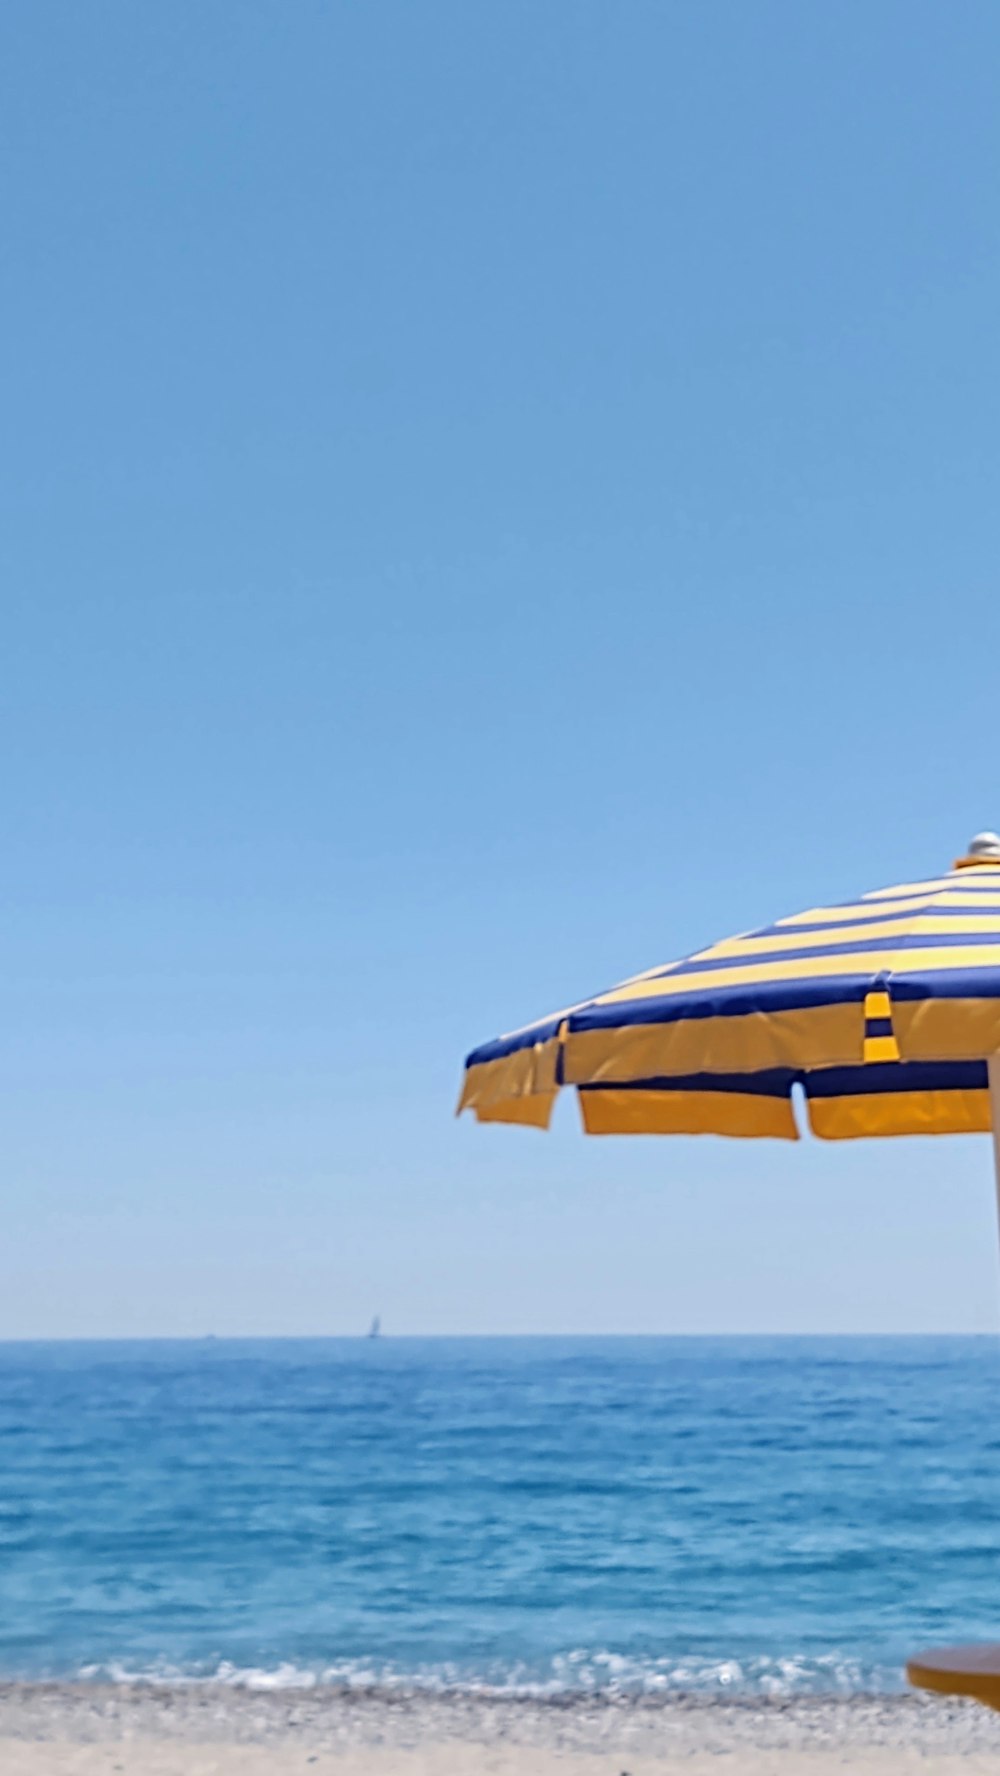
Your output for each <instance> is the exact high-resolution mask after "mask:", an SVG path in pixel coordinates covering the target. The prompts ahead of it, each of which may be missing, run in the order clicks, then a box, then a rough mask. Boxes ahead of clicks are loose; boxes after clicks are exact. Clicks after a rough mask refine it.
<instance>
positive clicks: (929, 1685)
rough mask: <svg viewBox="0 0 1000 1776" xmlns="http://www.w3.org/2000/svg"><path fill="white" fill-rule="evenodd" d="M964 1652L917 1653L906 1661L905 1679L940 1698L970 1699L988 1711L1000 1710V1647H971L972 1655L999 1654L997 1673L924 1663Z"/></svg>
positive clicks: (917, 1687)
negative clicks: (960, 1697) (990, 1709)
mask: <svg viewBox="0 0 1000 1776" xmlns="http://www.w3.org/2000/svg"><path fill="white" fill-rule="evenodd" d="M962 1650H964V1649H961V1648H952V1647H942V1648H941V1653H940V1655H935V1653H933V1652H929V1653H923V1654H918V1655H917V1657H916V1658H914V1659H908V1660H907V1662H906V1678H907V1682H908V1683H911V1684H912V1685H913V1686H914V1688H916V1689H919V1690H934V1691H935V1692H936V1694H938V1695H940V1696H968V1697H970V1698H971V1699H972V1700H973V1701H974V1702H981V1703H982V1704H983V1705H984V1707H986V1708H995V1709H998V1710H1000V1646H996V1647H992V1648H988V1647H986V1646H984V1647H982V1649H979V1648H972V1647H970V1648H968V1651H969V1652H977V1651H980V1650H981V1651H982V1652H984V1653H985V1652H987V1651H992V1652H993V1653H994V1654H995V1655H996V1670H995V1671H975V1670H972V1671H970V1670H963V1669H962V1668H961V1667H959V1666H958V1665H956V1666H954V1667H949V1666H948V1665H947V1664H945V1665H937V1664H934V1663H933V1662H932V1663H929V1664H928V1663H925V1661H927V1660H930V1661H933V1660H934V1659H935V1657H936V1656H941V1655H945V1656H946V1655H947V1654H949V1653H957V1652H960V1651H962Z"/></svg>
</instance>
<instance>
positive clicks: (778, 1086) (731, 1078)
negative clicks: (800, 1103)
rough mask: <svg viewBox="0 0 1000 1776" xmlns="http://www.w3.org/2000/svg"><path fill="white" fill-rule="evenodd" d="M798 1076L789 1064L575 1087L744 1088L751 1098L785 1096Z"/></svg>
mask: <svg viewBox="0 0 1000 1776" xmlns="http://www.w3.org/2000/svg"><path fill="white" fill-rule="evenodd" d="M801 1077H802V1076H801V1074H799V1073H796V1072H794V1071H793V1069H792V1068H791V1067H769V1068H766V1069H764V1070H762V1071H761V1072H760V1073H685V1074H678V1075H677V1077H676V1078H674V1077H673V1076H667V1077H665V1078H656V1079H630V1080H628V1081H627V1083H625V1084H622V1085H616V1084H615V1083H614V1081H613V1080H601V1081H599V1082H598V1083H597V1084H594V1085H581V1086H579V1087H578V1088H577V1089H578V1090H579V1091H582V1092H602V1091H630V1092H631V1091H649V1092H652V1091H655V1092H701V1091H711V1092H743V1093H744V1094H745V1095H746V1096H748V1097H752V1098H787V1097H789V1096H790V1095H791V1090H792V1086H793V1085H794V1084H795V1082H796V1080H798V1079H801Z"/></svg>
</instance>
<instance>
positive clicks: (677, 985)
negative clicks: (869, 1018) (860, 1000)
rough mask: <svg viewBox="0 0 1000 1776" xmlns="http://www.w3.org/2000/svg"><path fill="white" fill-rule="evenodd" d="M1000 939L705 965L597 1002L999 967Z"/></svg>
mask: <svg viewBox="0 0 1000 1776" xmlns="http://www.w3.org/2000/svg"><path fill="white" fill-rule="evenodd" d="M998 959H1000V946H998V945H997V944H947V945H942V946H941V947H940V948H934V949H926V950H920V949H912V950H910V949H907V950H893V949H888V950H873V951H866V952H865V953H863V954H862V955H860V956H859V955H856V954H855V955H852V954H850V953H849V954H848V955H846V956H810V957H807V958H801V959H799V960H796V961H791V960H789V961H784V962H747V963H745V964H744V965H743V966H742V967H740V966H739V965H736V966H733V967H729V968H725V967H723V968H706V969H703V970H700V971H698V972H697V973H694V974H669V975H666V976H665V977H664V978H663V979H662V980H654V981H645V982H639V983H637V984H635V985H634V986H624V987H616V988H615V989H614V991H612V992H610V993H602V994H601V995H600V996H599V997H598V998H597V999H596V1000H595V1001H594V1003H595V1004H596V1005H622V1004H627V1003H629V1002H630V1001H634V1000H636V999H649V998H668V997H669V998H673V997H674V996H675V995H676V994H678V993H704V992H711V991H713V990H714V989H715V988H716V987H741V986H756V985H760V984H763V982H765V981H795V980H808V981H812V980H834V979H837V978H838V977H840V976H843V975H849V974H858V973H859V972H861V971H863V972H864V973H865V974H892V973H898V974H911V973H917V972H918V971H919V972H924V973H938V972H940V971H941V970H944V969H949V968H995V967H996V966H997V961H998Z"/></svg>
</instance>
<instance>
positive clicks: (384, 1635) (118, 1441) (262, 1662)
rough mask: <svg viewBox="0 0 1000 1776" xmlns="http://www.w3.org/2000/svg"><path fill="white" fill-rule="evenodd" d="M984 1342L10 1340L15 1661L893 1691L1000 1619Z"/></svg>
mask: <svg viewBox="0 0 1000 1776" xmlns="http://www.w3.org/2000/svg"><path fill="white" fill-rule="evenodd" d="M998 1407H1000V1345H998V1344H997V1342H996V1341H993V1340H990V1339H959V1338H955V1339H907V1340H902V1339H884V1340H878V1339H876V1340H860V1339H839V1340H838V1339H830V1340H821V1339H810V1340H791V1339H775V1340H767V1339H634V1340H633V1339H606V1340H595V1339H537V1340H533V1339H496V1340H488V1339H484V1340H426V1341H424V1340H408V1339H399V1340H397V1339H392V1338H383V1339H378V1340H370V1341H369V1340H364V1339H358V1340H324V1341H293V1340H289V1341H272V1342H260V1343H255V1342H229V1341H208V1340H206V1341H205V1342H203V1343H155V1344H138V1343H135V1344H117V1345H116V1344H102V1345H68V1344H67V1345H33V1346H29V1345H7V1346H0V1675H2V1676H7V1677H26V1678H41V1677H47V1676H58V1677H81V1676H82V1677H85V1678H87V1679H89V1680H91V1681H98V1680H103V1681H108V1680H111V1681H113V1682H119V1683H121V1682H126V1681H129V1680H134V1679H136V1678H139V1679H158V1680H161V1681H162V1680H169V1681H171V1682H177V1681H182V1682H186V1683H189V1684H196V1685H197V1684H200V1683H205V1682H207V1681H209V1680H212V1681H214V1682H215V1683H219V1682H220V1681H221V1682H222V1683H223V1684H228V1685H230V1686H233V1687H260V1688H281V1687H289V1688H295V1689H299V1688H301V1687H303V1686H309V1685H313V1686H334V1687H347V1688H352V1687H354V1688H364V1689H370V1688H371V1687H372V1686H374V1687H375V1688H377V1689H381V1690H385V1691H387V1692H390V1693H391V1692H392V1691H394V1690H395V1691H399V1690H409V1689H412V1688H414V1687H416V1688H418V1689H422V1690H425V1691H430V1692H451V1691H470V1690H471V1691H479V1692H489V1693H495V1692H500V1693H503V1694H508V1695H509V1694H525V1695H538V1696H544V1695H564V1694H565V1695H570V1696H572V1695H580V1696H585V1695H588V1694H596V1695H611V1696H614V1695H620V1696H623V1697H625V1696H630V1695H635V1696H640V1695H645V1696H655V1695H661V1694H671V1693H673V1692H675V1691H684V1692H691V1691H696V1692H704V1693H706V1694H734V1695H740V1694H758V1695H768V1694H773V1695H778V1696H780V1695H796V1694H808V1693H814V1692H820V1693H824V1694H826V1693H842V1694H852V1693H860V1692H865V1693H871V1692H879V1691H882V1692H889V1691H892V1690H894V1689H897V1688H898V1687H899V1686H900V1684H901V1675H900V1672H901V1664H902V1661H903V1659H904V1658H905V1655H906V1654H907V1652H908V1651H911V1650H913V1649H914V1648H915V1647H916V1646H919V1645H920V1644H923V1643H927V1642H934V1641H941V1640H947V1639H952V1638H961V1639H965V1638H970V1639H971V1638H980V1637H987V1638H990V1637H997V1636H1000V1411H998Z"/></svg>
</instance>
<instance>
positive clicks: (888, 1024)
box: [865, 1017, 893, 1037]
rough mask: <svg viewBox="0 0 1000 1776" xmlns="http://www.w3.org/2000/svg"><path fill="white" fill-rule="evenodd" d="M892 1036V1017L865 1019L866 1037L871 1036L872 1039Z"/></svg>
mask: <svg viewBox="0 0 1000 1776" xmlns="http://www.w3.org/2000/svg"><path fill="white" fill-rule="evenodd" d="M892 1034H893V1029H892V1019H891V1017H887V1018H866V1019H865V1036H866V1037H869V1036H871V1037H875V1036H891V1035H892Z"/></svg>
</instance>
